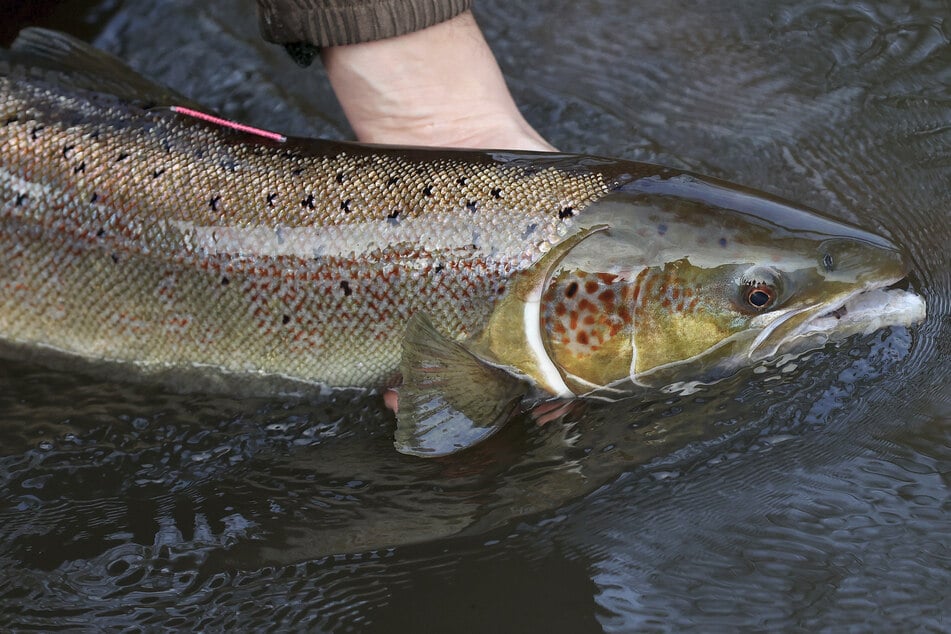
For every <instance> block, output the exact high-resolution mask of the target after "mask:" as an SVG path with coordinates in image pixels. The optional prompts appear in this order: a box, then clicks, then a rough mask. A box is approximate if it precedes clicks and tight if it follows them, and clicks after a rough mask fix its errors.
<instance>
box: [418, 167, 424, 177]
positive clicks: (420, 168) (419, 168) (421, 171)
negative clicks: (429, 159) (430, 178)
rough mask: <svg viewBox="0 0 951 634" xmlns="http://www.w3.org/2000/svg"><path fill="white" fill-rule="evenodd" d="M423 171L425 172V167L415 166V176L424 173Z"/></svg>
mask: <svg viewBox="0 0 951 634" xmlns="http://www.w3.org/2000/svg"><path fill="white" fill-rule="evenodd" d="M425 173H426V168H423V167H417V168H416V175H417V176H422V175H423V174H425Z"/></svg>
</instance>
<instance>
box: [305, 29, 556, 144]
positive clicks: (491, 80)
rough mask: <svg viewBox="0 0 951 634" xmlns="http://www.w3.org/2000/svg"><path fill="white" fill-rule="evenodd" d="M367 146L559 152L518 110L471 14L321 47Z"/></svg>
mask: <svg viewBox="0 0 951 634" xmlns="http://www.w3.org/2000/svg"><path fill="white" fill-rule="evenodd" d="M321 56H322V58H323V62H324V66H325V67H326V69H327V75H328V76H329V78H330V82H331V84H332V85H333V89H334V92H335V93H336V94H337V98H338V99H339V100H340V104H341V105H342V106H343V110H344V113H345V114H346V115H347V119H348V120H349V121H350V125H351V127H353V131H354V133H355V134H356V135H357V139H359V140H360V141H362V142H364V143H387V144H395V145H429V146H442V147H468V148H496V149H522V150H540V151H554V150H555V148H553V147H552V146H551V145H550V144H549V143H548V142H547V141H545V140H544V139H543V138H542V137H541V136H540V135H539V134H538V133H537V132H536V131H535V130H534V129H533V128H532V127H531V126H530V125H529V124H528V122H526V121H525V119H524V117H522V114H521V113H520V112H519V111H518V107H517V106H516V105H515V102H514V100H513V99H512V96H511V94H510V93H509V91H508V87H507V86H506V85H505V79H504V78H503V76H502V72H501V71H500V70H499V66H498V64H497V63H496V61H495V56H494V55H493V54H492V51H491V50H490V49H489V46H488V44H487V43H486V41H485V38H484V37H483V36H482V31H481V30H480V29H479V25H478V24H476V21H475V18H474V17H473V15H472V13H471V12H469V11H467V12H465V13H462V14H460V15H458V16H456V17H455V18H452V19H451V20H448V21H446V22H441V23H439V24H436V25H435V26H431V27H429V28H427V29H423V30H421V31H416V32H413V33H408V34H406V35H401V36H398V37H393V38H387V39H383V40H376V41H373V42H365V43H361V44H354V45H348V46H334V47H329V48H325V49H323V51H322V52H321Z"/></svg>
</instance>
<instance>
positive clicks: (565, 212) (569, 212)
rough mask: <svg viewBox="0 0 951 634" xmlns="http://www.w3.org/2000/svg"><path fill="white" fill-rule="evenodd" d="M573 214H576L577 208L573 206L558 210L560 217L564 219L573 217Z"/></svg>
mask: <svg viewBox="0 0 951 634" xmlns="http://www.w3.org/2000/svg"><path fill="white" fill-rule="evenodd" d="M573 215H575V210H574V209H573V208H571V207H565V208H564V209H562V210H561V211H559V212H558V217H559V218H561V219H562V220H564V219H565V218H571V217H572V216H573Z"/></svg>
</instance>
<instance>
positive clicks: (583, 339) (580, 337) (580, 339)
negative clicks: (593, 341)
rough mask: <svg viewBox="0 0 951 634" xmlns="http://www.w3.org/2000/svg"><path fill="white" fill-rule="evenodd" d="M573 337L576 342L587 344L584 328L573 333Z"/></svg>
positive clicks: (586, 334)
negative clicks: (575, 333)
mask: <svg viewBox="0 0 951 634" xmlns="http://www.w3.org/2000/svg"><path fill="white" fill-rule="evenodd" d="M575 339H577V340H578V343H580V344H581V345H583V346H586V345H588V333H586V332H585V331H584V330H582V331H581V332H579V333H578V334H577V335H575Z"/></svg>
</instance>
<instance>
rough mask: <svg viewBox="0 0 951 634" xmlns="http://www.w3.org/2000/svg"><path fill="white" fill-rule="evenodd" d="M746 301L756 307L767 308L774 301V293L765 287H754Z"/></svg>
mask: <svg viewBox="0 0 951 634" xmlns="http://www.w3.org/2000/svg"><path fill="white" fill-rule="evenodd" d="M746 301H748V302H749V303H750V305H751V306H753V307H755V308H765V307H766V306H768V305H769V304H770V302H772V301H773V294H772V293H771V292H770V291H769V290H768V289H765V288H753V289H751V290H750V292H749V294H748V295H747V296H746Z"/></svg>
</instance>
